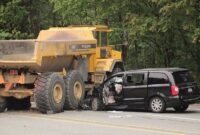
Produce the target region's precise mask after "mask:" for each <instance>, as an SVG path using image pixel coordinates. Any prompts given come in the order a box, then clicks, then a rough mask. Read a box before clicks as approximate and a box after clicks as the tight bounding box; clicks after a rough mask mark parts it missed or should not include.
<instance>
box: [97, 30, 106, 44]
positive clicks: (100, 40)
mask: <svg viewBox="0 0 200 135" xmlns="http://www.w3.org/2000/svg"><path fill="white" fill-rule="evenodd" d="M94 36H95V38H96V39H97V45H98V46H107V45H108V38H107V37H108V33H107V32H100V31H97V32H95V33H94Z"/></svg>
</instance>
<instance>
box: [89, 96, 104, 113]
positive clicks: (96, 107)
mask: <svg viewBox="0 0 200 135" xmlns="http://www.w3.org/2000/svg"><path fill="white" fill-rule="evenodd" d="M103 108H104V105H103V103H102V102H101V100H100V99H99V98H93V99H92V103H91V109H92V110H93V111H101V110H103Z"/></svg>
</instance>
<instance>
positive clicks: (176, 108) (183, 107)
mask: <svg viewBox="0 0 200 135" xmlns="http://www.w3.org/2000/svg"><path fill="white" fill-rule="evenodd" d="M188 107H189V105H180V106H177V107H174V110H175V111H176V112H185V111H186V110H187V109H188Z"/></svg>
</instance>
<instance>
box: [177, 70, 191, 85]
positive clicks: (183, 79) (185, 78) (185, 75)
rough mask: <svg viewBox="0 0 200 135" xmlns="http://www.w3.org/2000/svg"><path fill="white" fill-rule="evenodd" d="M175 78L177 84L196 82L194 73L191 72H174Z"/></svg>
mask: <svg viewBox="0 0 200 135" xmlns="http://www.w3.org/2000/svg"><path fill="white" fill-rule="evenodd" d="M173 77H174V80H175V83H176V84H181V83H187V82H194V78H193V76H192V73H191V72H189V71H180V72H174V73H173Z"/></svg>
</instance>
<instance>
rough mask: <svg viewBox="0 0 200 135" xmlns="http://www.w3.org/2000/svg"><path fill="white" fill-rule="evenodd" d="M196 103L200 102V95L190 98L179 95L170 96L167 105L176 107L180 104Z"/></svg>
mask: <svg viewBox="0 0 200 135" xmlns="http://www.w3.org/2000/svg"><path fill="white" fill-rule="evenodd" d="M194 103H200V96H198V97H195V98H190V99H180V97H179V96H174V97H168V98H167V99H166V105H167V107H175V106H180V105H184V104H188V105H189V104H194Z"/></svg>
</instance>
